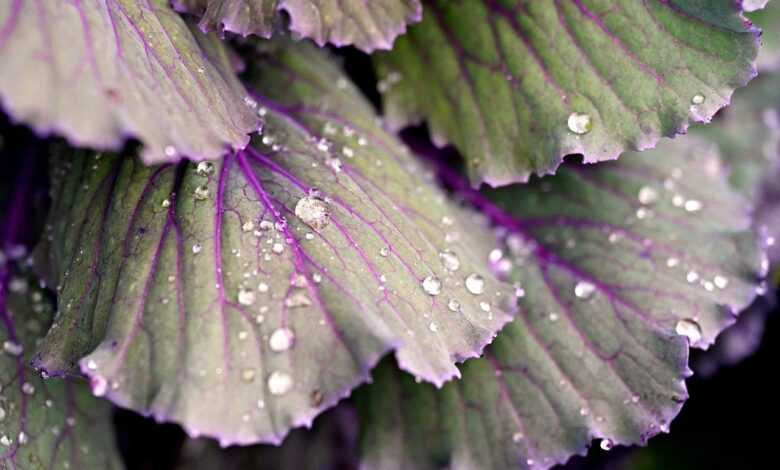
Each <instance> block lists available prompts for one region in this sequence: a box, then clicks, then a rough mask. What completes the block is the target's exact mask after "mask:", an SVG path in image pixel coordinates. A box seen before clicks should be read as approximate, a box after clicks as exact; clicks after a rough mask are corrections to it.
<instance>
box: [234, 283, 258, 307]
mask: <svg viewBox="0 0 780 470" xmlns="http://www.w3.org/2000/svg"><path fill="white" fill-rule="evenodd" d="M238 303H240V304H241V305H247V306H249V305H252V304H253V303H255V293H254V292H252V291H251V290H249V289H246V288H243V287H242V288H241V289H239V290H238Z"/></svg>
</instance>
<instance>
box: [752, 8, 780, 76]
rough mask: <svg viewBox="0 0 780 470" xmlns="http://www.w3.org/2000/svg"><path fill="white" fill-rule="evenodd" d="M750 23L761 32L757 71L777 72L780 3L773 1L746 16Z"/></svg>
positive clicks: (779, 40)
mask: <svg viewBox="0 0 780 470" xmlns="http://www.w3.org/2000/svg"><path fill="white" fill-rule="evenodd" d="M747 17H748V18H749V19H750V21H752V22H753V24H755V25H756V26H758V27H759V28H761V29H762V30H763V34H762V35H761V50H760V51H759V53H758V61H757V62H758V69H759V70H760V71H761V72H768V71H778V69H780V34H778V30H777V28H778V26H780V2H777V1H774V2H770V3H769V4H768V5H766V8H765V9H763V10H758V11H753V12H751V13H750V14H748V15H747Z"/></svg>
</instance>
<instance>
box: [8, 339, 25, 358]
mask: <svg viewBox="0 0 780 470" xmlns="http://www.w3.org/2000/svg"><path fill="white" fill-rule="evenodd" d="M3 351H5V353H6V354H10V355H11V356H21V355H22V353H23V352H24V347H23V346H22V345H21V344H19V343H15V342H13V341H10V340H6V341H3Z"/></svg>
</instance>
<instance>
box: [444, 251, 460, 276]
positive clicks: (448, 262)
mask: <svg viewBox="0 0 780 470" xmlns="http://www.w3.org/2000/svg"><path fill="white" fill-rule="evenodd" d="M439 259H441V264H442V265H444V268H445V269H447V271H457V270H458V269H460V258H458V255H456V254H455V253H453V252H451V251H449V250H447V251H442V252H441V253H439Z"/></svg>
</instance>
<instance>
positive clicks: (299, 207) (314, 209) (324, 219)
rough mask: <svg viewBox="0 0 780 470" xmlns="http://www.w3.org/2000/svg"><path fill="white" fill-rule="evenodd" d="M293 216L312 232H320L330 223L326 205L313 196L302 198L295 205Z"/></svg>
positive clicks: (328, 209) (328, 210)
mask: <svg viewBox="0 0 780 470" xmlns="http://www.w3.org/2000/svg"><path fill="white" fill-rule="evenodd" d="M295 215H296V216H298V218H299V219H301V221H303V223H305V224H306V225H308V226H309V227H311V228H313V229H314V230H317V231H319V230H322V229H323V228H325V227H326V226H327V225H328V224H329V223H330V208H329V207H328V204H327V203H326V202H325V201H324V200H322V199H320V198H318V197H315V196H304V197H302V198H300V199H299V200H298V203H297V204H295Z"/></svg>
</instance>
